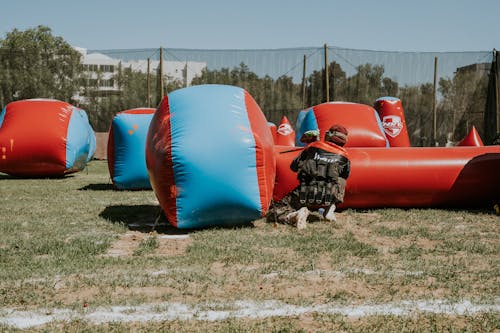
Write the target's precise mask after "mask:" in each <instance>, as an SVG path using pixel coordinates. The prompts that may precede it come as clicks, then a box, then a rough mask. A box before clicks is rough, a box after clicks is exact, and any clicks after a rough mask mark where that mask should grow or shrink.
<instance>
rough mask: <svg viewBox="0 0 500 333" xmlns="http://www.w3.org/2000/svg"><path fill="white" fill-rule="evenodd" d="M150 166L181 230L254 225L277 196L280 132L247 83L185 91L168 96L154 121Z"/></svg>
mask: <svg viewBox="0 0 500 333" xmlns="http://www.w3.org/2000/svg"><path fill="white" fill-rule="evenodd" d="M146 165H147V169H148V172H149V176H150V181H151V185H152V187H153V190H154V191H155V194H156V196H157V198H158V200H159V202H160V205H161V207H162V209H163V211H164V212H165V215H166V216H167V218H168V220H169V222H170V223H171V224H172V225H174V226H175V227H177V228H202V227H210V226H229V225H238V224H242V223H247V222H249V221H252V220H254V219H257V218H260V217H262V216H264V215H265V214H266V212H267V209H268V207H269V204H270V201H271V197H272V193H273V185H274V179H275V169H276V168H275V159H274V142H273V135H272V133H271V131H270V129H269V124H268V122H267V120H266V118H265V116H264V114H263V113H262V111H261V109H260V108H259V106H258V105H257V103H256V102H255V100H254V99H253V98H252V97H251V96H250V94H248V92H247V91H245V90H244V89H242V88H238V87H233V86H225V85H201V86H193V87H188V88H184V89H179V90H176V91H174V92H172V93H170V94H169V95H168V96H167V97H165V98H164V99H163V100H162V102H161V104H160V105H159V107H158V110H157V111H156V113H155V115H154V116H153V119H152V120H151V125H150V127H149V132H148V135H147V142H146Z"/></svg>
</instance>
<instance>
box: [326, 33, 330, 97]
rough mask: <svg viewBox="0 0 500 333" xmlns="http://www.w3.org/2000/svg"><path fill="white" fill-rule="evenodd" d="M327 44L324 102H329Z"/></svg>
mask: <svg viewBox="0 0 500 333" xmlns="http://www.w3.org/2000/svg"><path fill="white" fill-rule="evenodd" d="M328 76H329V74H328V45H326V43H325V96H326V102H330V83H329V82H328Z"/></svg>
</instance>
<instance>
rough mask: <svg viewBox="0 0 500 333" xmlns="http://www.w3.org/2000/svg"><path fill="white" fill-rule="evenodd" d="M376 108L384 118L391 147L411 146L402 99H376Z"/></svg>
mask: <svg viewBox="0 0 500 333" xmlns="http://www.w3.org/2000/svg"><path fill="white" fill-rule="evenodd" d="M374 107H375V109H376V110H377V112H378V114H379V116H380V118H381V119H382V126H383V128H384V133H385V135H386V137H387V140H388V141H389V145H390V146H391V147H410V146H411V144H410V138H409V136H408V129H407V127H406V121H405V115H404V111H403V106H402V104H401V100H400V99H399V98H395V97H380V98H379V99H377V100H376V101H375V106H374Z"/></svg>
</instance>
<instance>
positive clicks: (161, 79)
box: [160, 46, 164, 101]
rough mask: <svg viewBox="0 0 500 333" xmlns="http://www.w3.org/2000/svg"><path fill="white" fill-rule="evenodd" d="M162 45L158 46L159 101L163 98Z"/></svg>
mask: <svg viewBox="0 0 500 333" xmlns="http://www.w3.org/2000/svg"><path fill="white" fill-rule="evenodd" d="M163 95H164V88H163V47H161V46H160V101H161V100H163Z"/></svg>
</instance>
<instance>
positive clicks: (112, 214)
mask: <svg viewBox="0 0 500 333" xmlns="http://www.w3.org/2000/svg"><path fill="white" fill-rule="evenodd" d="M99 216H100V217H103V218H105V219H106V220H108V221H110V222H112V223H118V224H124V225H126V226H127V228H129V229H130V230H133V231H139V232H144V233H149V232H152V231H156V232H157V233H159V234H168V235H185V234H188V233H189V232H190V231H191V230H188V229H185V230H184V229H177V228H175V227H173V226H172V225H171V224H170V223H169V222H168V220H167V218H166V217H165V215H164V214H163V211H162V210H161V207H160V206H154V205H138V206H132V205H116V206H108V207H106V208H105V209H104V210H103V211H102V212H101V213H100V214H99Z"/></svg>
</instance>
